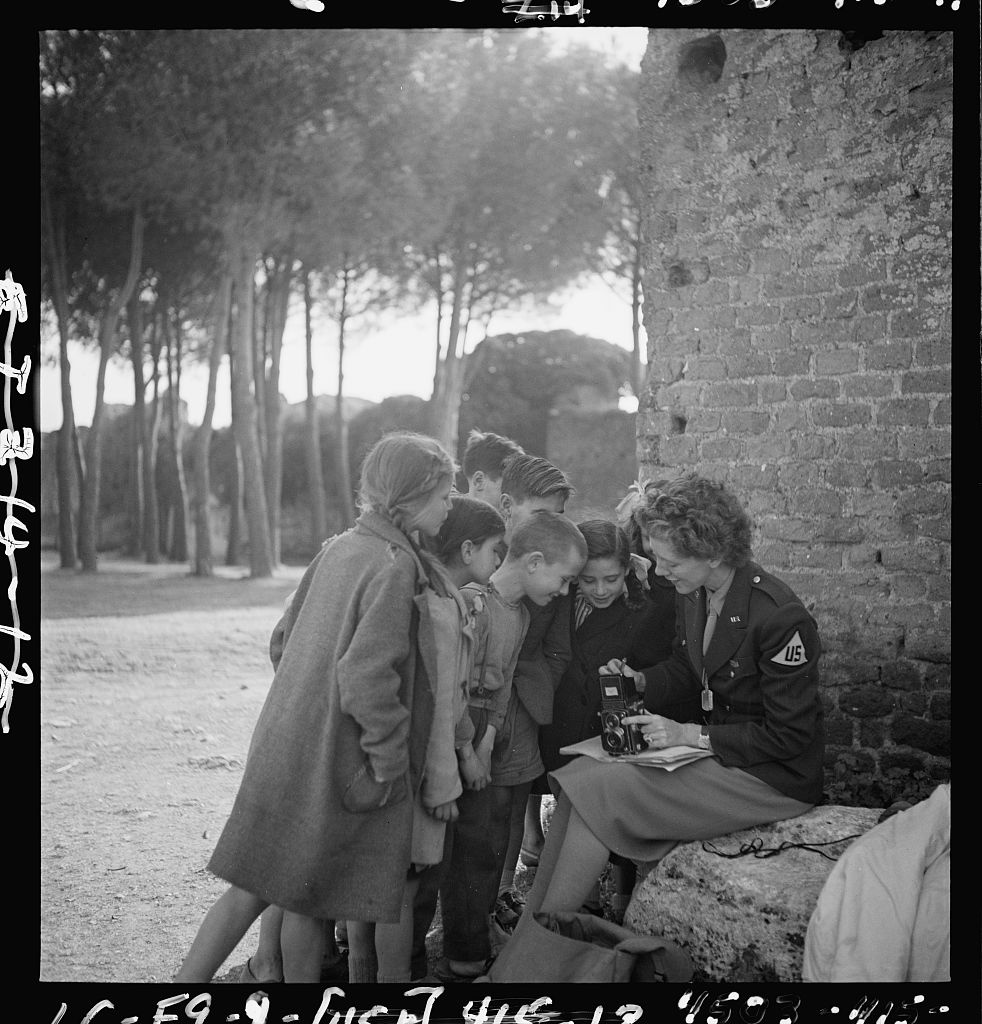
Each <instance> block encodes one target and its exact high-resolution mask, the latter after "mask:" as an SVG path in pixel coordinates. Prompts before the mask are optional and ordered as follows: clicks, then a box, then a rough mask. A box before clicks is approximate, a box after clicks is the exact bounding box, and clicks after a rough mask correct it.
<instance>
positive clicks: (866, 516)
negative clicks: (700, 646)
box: [638, 30, 975, 805]
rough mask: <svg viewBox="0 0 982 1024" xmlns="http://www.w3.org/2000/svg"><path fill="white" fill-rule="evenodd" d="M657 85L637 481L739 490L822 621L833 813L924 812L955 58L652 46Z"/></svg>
mask: <svg viewBox="0 0 982 1024" xmlns="http://www.w3.org/2000/svg"><path fill="white" fill-rule="evenodd" d="M853 46H858V48H853ZM642 79H643V83H642V100H641V107H640V112H639V122H640V128H641V146H642V158H641V164H642V183H643V189H644V195H645V200H644V202H645V231H646V239H647V244H646V253H645V271H646V279H645V306H644V322H645V328H646V331H647V335H648V361H649V378H648V383H647V388H646V389H645V391H644V393H643V395H642V396H641V409H640V411H639V417H638V421H639V425H638V458H639V462H640V464H641V467H642V470H645V471H647V472H648V473H649V474H655V473H659V474H665V473H671V472H676V471H681V470H684V469H688V468H698V469H699V470H701V471H703V472H705V473H707V474H709V475H712V476H715V477H717V478H719V479H723V480H725V481H727V482H728V483H729V484H730V485H731V486H732V487H733V488H734V490H735V491H736V492H737V493H738V494H739V495H740V496H741V498H742V499H743V501H744V503H745V505H746V507H747V509H748V511H749V512H750V513H751V514H752V516H753V518H754V520H755V522H756V544H755V555H756V557H757V560H758V561H760V562H761V563H762V564H763V565H764V566H765V567H767V568H768V569H771V570H773V571H774V572H776V573H777V574H778V575H780V576H781V577H783V578H784V579H785V580H787V582H788V583H789V584H790V585H791V586H792V587H794V589H795V590H796V591H797V593H798V594H799V596H800V597H801V598H802V599H803V600H804V601H805V603H806V604H807V605H808V606H809V607H810V608H811V609H812V611H813V613H814V615H815V616H816V618H817V620H818V623H819V627H820V630H821V634H822V638H823V641H824V646H825V650H826V653H825V655H824V659H823V662H824V664H823V699H824V701H825V704H826V708H827V712H828V716H827V720H828V739H829V747H828V766H827V779H826V781H827V786H826V796H827V798H828V799H830V800H832V801H834V802H841V803H859V804H868V805H876V804H883V803H885V802H889V800H890V799H894V798H899V797H907V798H908V799H909V798H911V797H915V798H918V799H919V798H920V797H922V796H925V795H927V794H928V793H929V792H930V791H931V789H933V787H934V786H935V785H936V784H937V783H938V781H940V780H942V779H945V778H947V777H948V774H949V770H950V762H949V760H948V757H949V752H950V751H949V744H950V739H949V737H950V733H949V718H950V566H951V550H950V537H949V512H950V491H949V488H950V467H949V463H950V444H951V398H950V393H951V378H950V368H951V325H950V313H951V285H950V253H951V248H950V246H951V199H952V195H951V133H952V50H951V39H950V36H948V35H946V34H936V33H925V32H889V33H885V34H884V35H883V37H882V38H878V39H870V40H867V41H866V42H865V43H863V42H862V41H861V40H860V41H859V42H858V43H857V42H856V41H853V43H852V44H850V43H849V42H847V40H846V39H845V38H844V37H843V35H842V33H840V32H835V31H811V30H800V31H763V30H750V31H739V30H733V31H720V32H718V33H715V32H712V31H706V30H652V31H650V32H649V42H648V50H647V53H646V56H645V59H644V62H643V65H642ZM966 340H967V339H966ZM971 343H972V344H975V339H972V342H971Z"/></svg>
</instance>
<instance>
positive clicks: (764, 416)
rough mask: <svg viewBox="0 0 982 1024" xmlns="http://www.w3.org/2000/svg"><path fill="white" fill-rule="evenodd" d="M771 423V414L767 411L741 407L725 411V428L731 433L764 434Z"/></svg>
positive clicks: (723, 423)
mask: <svg viewBox="0 0 982 1024" xmlns="http://www.w3.org/2000/svg"><path fill="white" fill-rule="evenodd" d="M770 425H771V416H770V413H767V412H757V411H756V410H753V409H740V410H738V411H735V412H724V413H723V418H722V426H723V429H724V430H726V431H728V432H729V433H731V434H762V433H763V432H764V431H765V430H767V429H768V428H769V427H770Z"/></svg>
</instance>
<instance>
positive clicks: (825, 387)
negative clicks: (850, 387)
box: [790, 377, 842, 402]
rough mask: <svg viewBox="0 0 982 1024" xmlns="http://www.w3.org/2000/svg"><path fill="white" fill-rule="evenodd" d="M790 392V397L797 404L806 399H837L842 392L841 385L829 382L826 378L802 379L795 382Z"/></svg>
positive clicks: (835, 381)
mask: <svg viewBox="0 0 982 1024" xmlns="http://www.w3.org/2000/svg"><path fill="white" fill-rule="evenodd" d="M790 391H791V397H792V398H794V399H795V400H796V401H798V402H803V401H804V400H805V399H807V398H838V397H839V395H840V393H841V392H842V385H841V384H840V383H839V381H837V380H829V378H828V377H825V378H822V379H815V378H814V377H804V378H802V379H801V380H796V381H795V382H794V383H793V384H792V385H791V388H790Z"/></svg>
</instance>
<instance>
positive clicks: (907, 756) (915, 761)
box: [880, 749, 925, 772]
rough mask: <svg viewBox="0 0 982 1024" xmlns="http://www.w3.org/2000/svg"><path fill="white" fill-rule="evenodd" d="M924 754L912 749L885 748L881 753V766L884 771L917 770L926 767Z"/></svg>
mask: <svg viewBox="0 0 982 1024" xmlns="http://www.w3.org/2000/svg"><path fill="white" fill-rule="evenodd" d="M924 760H925V759H924V755H923V754H918V753H915V752H914V751H912V750H895V749H890V750H884V751H883V753H882V754H881V755H880V767H881V768H882V769H883V770H884V771H902V772H916V771H920V770H921V769H923V767H924Z"/></svg>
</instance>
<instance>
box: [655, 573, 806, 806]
mask: <svg viewBox="0 0 982 1024" xmlns="http://www.w3.org/2000/svg"><path fill="white" fill-rule="evenodd" d="M705 623H706V595H705V591H704V590H702V589H699V590H697V591H694V592H693V593H692V594H686V595H682V594H680V595H678V596H677V601H676V631H677V632H676V639H675V646H674V649H673V652H672V656H671V658H669V659H668V660H666V661H663V662H661V664H659V665H656V666H655V667H654V668H653V669H651V670H650V671H647V672H645V679H646V687H645V695H644V703H645V707H646V708H647V709H648V710H649V711H653V712H655V713H656V714H664V715H666V717H675V716H674V715H671V714H670V713H669V711H668V710H666V709H672V708H676V707H677V706H678V705H679V703H680V702H682V701H685V700H690V701H691V700H693V699H694V700H695V701H698V700H699V697H700V690H701V687H702V673H703V668H704V667H705V669H706V672H707V675H708V682H709V688H710V690H711V691H712V694H713V709H712V711H709V712H704V713H703V719H704V721H705V722H708V725H709V741H710V744H711V746H712V749H713V752H714V753H715V754H716V756H717V757H718V758H719V760H720V762H721V763H722V764H724V765H726V766H727V767H733V768H741V769H742V770H743V771H745V772H748V773H749V774H751V775H754V776H756V777H757V778H758V779H761V780H762V781H763V782H766V783H767V784H768V785H770V786H773V787H774V788H775V789H776V790H778V791H779V792H781V793H784V794H785V796H790V797H793V798H794V799H796V800H802V801H804V802H806V803H813V804H815V803H819V802H820V801H821V799H822V762H823V755H824V747H825V732H824V725H823V714H822V703H821V699H820V697H819V693H818V660H819V654H820V651H821V647H820V643H819V638H818V627H817V626H816V624H815V620H814V619H813V618H812V616H811V615H810V614H809V613H808V611H807V609H806V608H805V606H804V605H803V604H802V603H801V601H799V600H798V598H797V597H796V595H795V593H794V591H792V590H791V588H790V587H789V586H788V585H787V584H785V583H783V582H782V581H781V580H779V579H778V578H777V577H776V576H772V575H771V574H770V573H768V572H765V571H764V570H763V569H762V568H761V567H760V566H759V565H756V564H755V563H753V562H750V563H748V564H747V565H745V566H743V567H742V568H739V569H737V570H736V571H735V574H734V577H733V581H732V583H731V584H730V589H729V590H728V591H727V594H726V598H725V599H724V602H723V608H722V611H721V613H720V615H719V618H718V620H717V622H716V628H715V631H714V633H713V636H712V640H711V642H710V645H709V649H708V651H707V652H706V656H705V658H703V653H702V642H703V641H702V638H703V632H704V630H705Z"/></svg>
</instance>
